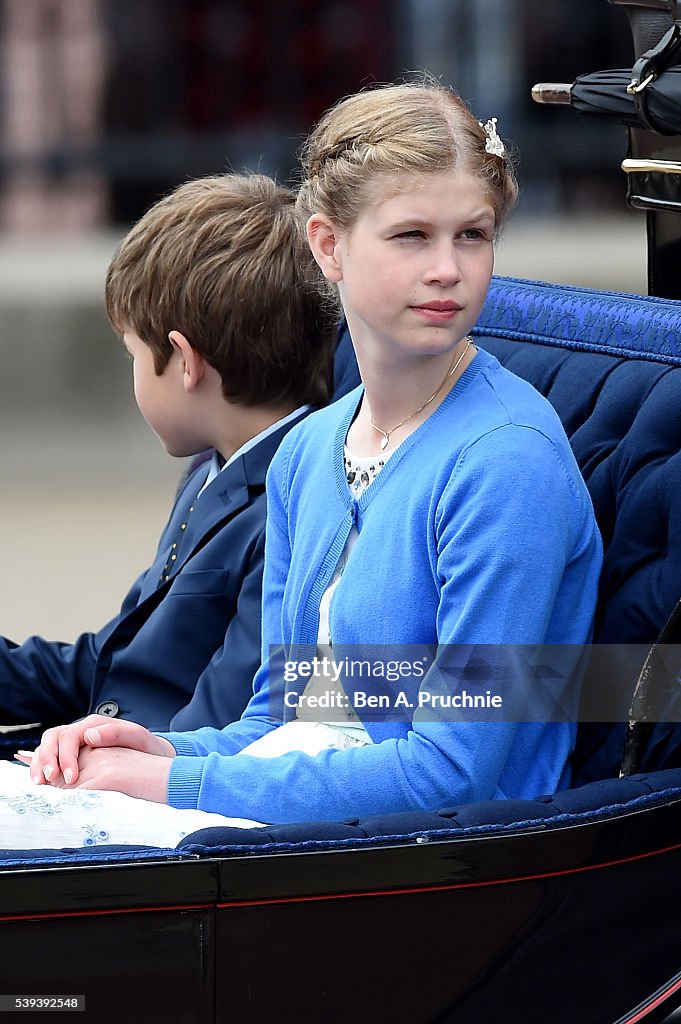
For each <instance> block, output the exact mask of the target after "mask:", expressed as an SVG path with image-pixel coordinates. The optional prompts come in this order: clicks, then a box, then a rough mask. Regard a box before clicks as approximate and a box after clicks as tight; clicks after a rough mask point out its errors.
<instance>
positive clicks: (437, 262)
mask: <svg viewBox="0 0 681 1024" xmlns="http://www.w3.org/2000/svg"><path fill="white" fill-rule="evenodd" d="M431 256H432V259H431V261H430V263H429V265H428V269H427V271H426V274H425V281H426V283H427V284H440V285H442V286H449V285H452V284H456V283H457V281H460V280H461V268H460V266H459V260H458V258H457V253H456V250H455V248H454V246H453V245H447V246H444V245H443V246H440V247H438V249H436V250H433V251H432V252H431Z"/></svg>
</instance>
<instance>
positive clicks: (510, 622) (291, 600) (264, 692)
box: [166, 351, 601, 822]
mask: <svg viewBox="0 0 681 1024" xmlns="http://www.w3.org/2000/svg"><path fill="white" fill-rule="evenodd" d="M360 398H361V389H359V390H355V391H354V392H352V393H350V394H349V395H348V396H346V397H345V398H344V399H342V400H341V401H339V402H338V403H336V404H335V405H333V406H331V407H329V408H327V409H324V410H321V411H320V412H318V413H315V414H313V415H312V416H310V417H309V418H308V419H307V420H306V421H305V422H304V423H302V424H300V425H299V426H298V427H296V428H295V429H294V430H293V431H292V432H291V433H290V434H289V435H288V437H287V438H286V439H285V441H284V442H283V444H282V446H281V447H280V449H279V451H278V452H277V455H276V456H275V459H274V460H273V462H272V466H271V468H270V472H269V474H268V482H267V489H268V525H267V535H266V554H265V582H264V603H263V651H262V654H263V664H262V666H261V668H260V669H259V671H258V673H257V674H256V677H255V681H254V695H253V698H252V699H251V701H250V703H249V705H248V707H247V709H246V711H245V713H244V715H243V716H242V719H241V721H239V722H234V723H232V724H231V725H229V726H227V727H226V728H225V729H223V730H221V731H218V730H214V729H200V730H197V731H196V732H193V733H170V734H166V735H167V737H168V739H170V741H171V742H172V743H173V745H174V746H175V748H176V750H177V752H178V756H177V757H176V758H175V759H174V760H173V765H172V768H171V773H170V780H169V789H168V797H169V801H170V803H171V804H174V805H175V806H178V807H200V808H202V809H204V810H211V811H219V812H220V813H222V814H228V815H236V816H242V817H247V818H253V819H256V820H260V821H266V822H286V821H296V820H311V819H319V820H322V819H327V820H328V819H338V818H344V817H347V816H348V815H368V814H379V813H391V812H393V811H401V810H410V809H435V808H437V807H440V806H442V805H445V804H449V803H452V802H454V801H456V802H461V801H474V800H484V799H489V798H494V797H496V798H503V797H508V798H516V797H518V798H522V797H533V796H536V795H537V794H538V793H541V792H553V791H554V790H556V789H558V788H560V787H561V786H565V785H567V784H568V783H569V770H568V768H567V759H568V757H569V754H570V751H571V749H572V745H573V743H574V733H575V728H574V726H573V725H572V724H570V722H565V721H563V722H546V721H541V720H534V721H527V722H522V721H519V720H518V719H519V718H522V708H519V706H518V705H517V704H516V706H514V707H513V708H512V710H511V711H510V712H509V711H505V712H503V713H501V714H500V716H499V719H500V720H497V721H493V722H491V721H487V722H484V723H481V722H480V721H473V720H471V718H472V717H476V715H471V714H470V713H468V714H466V713H454V712H453V711H452V710H451V709H449V710H447V711H442V712H439V713H433V712H432V710H430V705H426V707H425V708H421V709H420V710H411V711H410V712H409V713H407V714H405V713H403V712H401V713H399V714H398V713H391V712H387V713H386V712H385V711H383V712H382V713H381V714H379V715H377V714H376V712H373V714H367V712H366V711H365V710H363V709H362V708H361V706H360V707H357V705H356V704H355V705H354V706H355V709H356V710H357V713H358V714H359V715H360V717H361V718H362V720H363V721H364V724H365V725H366V728H367V730H368V732H369V734H370V735H371V738H372V740H373V741H374V742H373V744H371V745H368V746H366V747H355V748H351V749H348V750H342V751H341V750H328V751H324V752H322V753H321V754H319V755H317V756H316V757H310V756H308V755H306V754H303V753H300V752H297V751H294V752H291V753H288V754H284V755H283V756H280V757H277V758H273V759H269V760H263V759H260V758H256V757H251V756H248V755H246V754H244V755H241V756H239V757H232V756H229V755H232V754H235V753H237V752H239V751H240V750H241V749H242V748H243V747H244V746H246V745H247V744H248V743H250V742H251V741H252V740H254V739H256V738H258V737H259V736H262V735H263V734H264V733H266V732H267V731H269V730H270V729H272V728H276V727H277V726H278V725H280V724H281V722H282V720H283V719H284V718H285V717H287V716H288V717H290V715H291V712H290V711H289V710H288V708H287V705H288V704H289V703H290V702H289V700H288V698H286V697H285V690H286V687H285V685H284V683H283V679H282V672H281V671H280V667H281V666H280V662H278V669H277V671H276V672H275V670H274V668H273V667H272V666H273V665H274V661H273V660H272V659H270V657H269V655H270V652H271V650H272V649H273V648H274V649H276V648H277V647H278V646H279V645H288V644H291V643H292V644H295V645H308V644H309V645H314V644H315V642H316V635H317V627H318V612H319V602H320V598H321V595H322V594H323V592H324V590H325V589H326V587H327V585H328V583H329V581H330V579H331V577H332V575H333V572H334V569H335V567H336V565H337V562H338V558H339V555H340V554H341V552H342V550H343V548H344V546H345V543H346V540H347V538H348V535H349V533H350V530H351V528H352V526H353V524H356V526H357V529H358V531H359V538H358V540H357V543H356V546H355V548H354V550H353V552H352V555H351V557H350V559H349V561H348V565H347V568H346V570H345V573H344V575H343V577H342V579H341V582H340V584H339V585H338V588H337V590H336V593H335V595H334V598H333V602H332V606H331V613H330V627H331V635H332V638H333V642H334V652H335V654H336V656H337V657H338V656H339V654H340V655H341V656H342V653H343V652H344V651H347V650H354V648H347V647H346V646H345V645H356V644H360V645H367V644H371V645H373V644H378V645H400V648H399V650H400V652H401V655H402V656H404V654H405V652H407V651H409V649H410V647H409V646H408V645H419V646H417V647H415V648H414V651H415V653H416V655H417V656H419V657H420V656H421V655H422V654H423V645H464V647H460V646H457V647H446V648H440V651H441V652H442V651H444V654H445V656H444V658H438V660H437V661H435V662H434V663H432V658H431V662H430V663H429V664H430V668H429V670H428V671H426V672H425V674H424V675H423V678H421V679H419V680H418V684H419V685H418V686H417V687H416V689H414V687H413V686H412V688H411V689H410V690H409V696H410V698H415V699H416V703H417V704H418V700H419V699H420V698H419V694H423V695H425V698H426V700H430V698H431V696H432V695H434V694H440V695H443V694H445V693H446V692H448V691H449V692H452V690H453V689H456V687H459V690H460V689H461V680H460V679H459V680H456V679H454V678H453V671H454V670H453V667H452V666H453V665H454V664H456V663H457V659H458V660H459V663H461V664H464V663H465V664H464V670H470V667H471V665H470V662H471V659H470V657H467V658H466V657H464V659H463V662H461V658H460V657H459V655H458V654H456V653H453V654H452V652H457V651H459V652H460V651H461V650H464V651H465V650H468V652H469V654H470V650H471V648H467V647H466V646H465V645H478V644H482V645H495V646H494V647H487V648H483V649H482V650H485V651H487V653H488V654H490V652H493V651H496V652H497V655H498V661H499V663H500V664H501V663H503V672H502V673H501V674H500V673H499V671H497V672H496V674H495V669H494V666H492V669H491V671H492V679H493V684H494V685H498V686H500V687H501V688H502V689H503V690H504V693H505V695H506V697H507V698H508V697H509V695H510V697H511V698H513V695H514V694H518V693H522V691H524V689H525V684H526V682H527V665H528V663H527V658H526V657H525V652H526V650H527V648H521V647H517V646H509V645H534V644H542V643H546V644H554V645H580V644H584V643H588V641H589V639H590V632H591V620H592V616H593V610H594V606H595V601H596V591H597V584H598V576H599V570H600V564H601V544H600V537H599V535H598V531H597V528H596V525H595V520H594V517H593V510H592V507H591V501H590V498H589V495H588V492H587V490H586V487H585V486H584V483H583V481H582V479H581V476H580V474H579V470H578V468H577V465H576V463H575V461H574V458H573V455H572V452H571V449H570V446H569V443H568V441H567V439H566V437H565V434H564V431H563V428H562V426H561V424H560V421H559V420H558V417H557V416H556V414H555V412H554V411H553V409H552V407H551V406H550V405H549V403H548V402H547V401H546V400H545V399H543V398H542V397H541V396H540V395H539V394H538V393H537V392H536V391H535V390H534V389H533V388H532V387H531V386H530V385H528V384H527V383H525V382H524V381H521V380H520V379H519V378H517V377H515V376H514V375H513V374H511V373H510V372H509V371H507V370H505V369H504V368H503V367H501V366H500V365H499V363H498V362H497V360H496V359H494V358H493V357H492V356H490V355H488V354H487V353H485V352H483V351H479V352H478V354H477V355H476V357H475V359H474V360H473V361H472V363H471V364H470V366H469V367H468V369H467V370H466V371H465V373H464V374H463V375H462V377H461V378H460V379H459V381H458V382H457V383H456V385H455V386H454V388H453V389H452V391H451V392H450V393H449V394H448V396H447V397H446V398H445V399H444V401H443V402H442V403H441V405H440V406H439V407H438V408H437V409H436V410H435V411H434V412H433V414H432V415H431V416H430V417H429V418H428V419H427V420H426V421H425V423H423V424H422V425H421V426H420V427H419V428H418V429H417V430H415V431H414V432H413V433H412V434H411V435H410V436H409V437H408V438H407V439H406V440H405V441H404V443H403V444H402V445H401V446H400V447H399V448H398V450H397V451H396V452H395V453H394V454H393V456H392V457H391V459H390V460H389V461H388V463H387V464H386V466H385V468H384V469H383V470H382V471H381V472H380V473H379V475H378V477H377V478H376V480H375V481H374V483H372V484H371V486H370V487H369V488H368V489H367V490H366V491H365V493H364V494H363V495H362V497H361V498H360V499H359V501H357V502H355V501H354V500H353V499H352V498H351V496H350V494H349V491H348V487H347V484H346V481H345V478H344V473H343V444H344V440H345V437H346V434H347V430H348V427H349V425H350V423H351V421H352V418H353V416H354V414H355V412H356V409H357V406H358V402H359V400H360ZM405 645H406V646H405ZM496 645H498V646H496ZM429 649H430V650H431V651H432V646H430V647H429ZM563 649H566V648H563ZM567 649H569V650H575V648H567ZM392 650H397V648H387V651H388V652H390V651H392ZM447 652H449V654H447ZM500 652H503V653H500ZM296 653H297V652H296ZM275 660H276V659H275ZM413 660H414V661H415V660H416V658H414V659H413ZM473 660H475V659H473ZM447 661H449V664H447ZM491 662H494V657H493V656H490V657H488V659H487V663H486V668H487V669H489V665H490V663H491ZM497 668H498V666H497ZM467 678H468V679H469V681H470V679H471V676H470V675H469V676H468V677H467ZM412 683H413V679H412ZM568 684H569V685H568ZM566 685H568V688H569V686H571V687H572V690H573V694H572V695H573V696H574V691H575V690H576V685H575V679H574V678H573V679H571V680H567V684H566ZM468 688H469V689H471V686H470V685H469V687H468ZM294 689H295V686H294ZM298 689H300V687H298ZM345 689H346V691H347V692H348V693H349V699H350V700H352V699H353V695H354V691H355V690H357V689H360V686H359V683H358V682H357V681H356V680H354V679H347V678H346V680H345ZM361 689H363V690H364V691H366V690H367V689H369V686H368V685H367V684H366V679H364V680H362V682H361ZM488 689H489V687H488ZM289 690H290V687H289ZM569 696H570V694H569V693H567V692H566V687H564V688H563V691H562V692H561V694H560V699H561V700H562V699H566V698H567V697H569ZM519 699H522V698H519ZM477 717H478V718H479V717H481V716H480V715H479V714H478V715H477ZM528 717H530V718H531V717H532V715H530V716H528ZM534 718H535V719H540V718H541V715H537V714H535V715H534ZM226 755H227V756H226Z"/></svg>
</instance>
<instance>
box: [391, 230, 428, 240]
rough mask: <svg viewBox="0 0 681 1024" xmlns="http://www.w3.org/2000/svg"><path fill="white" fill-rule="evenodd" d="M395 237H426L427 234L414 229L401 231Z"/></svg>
mask: <svg viewBox="0 0 681 1024" xmlns="http://www.w3.org/2000/svg"><path fill="white" fill-rule="evenodd" d="M395 238H400V239H402V238H425V234H424V232H423V231H419V230H417V229H415V230H414V231H400V233H399V235H395Z"/></svg>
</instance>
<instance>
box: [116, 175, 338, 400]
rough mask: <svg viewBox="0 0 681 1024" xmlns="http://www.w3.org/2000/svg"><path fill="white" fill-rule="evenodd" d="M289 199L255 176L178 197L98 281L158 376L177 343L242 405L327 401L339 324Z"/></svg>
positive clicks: (208, 182)
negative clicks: (174, 336) (176, 334)
mask: <svg viewBox="0 0 681 1024" xmlns="http://www.w3.org/2000/svg"><path fill="white" fill-rule="evenodd" d="M318 289H319V271H318V269H317V267H316V264H315V263H314V260H313V259H312V256H311V254H310V252H309V249H308V246H307V242H306V239H305V233H304V229H303V226H302V225H301V223H300V219H299V217H298V216H297V213H296V208H295V195H294V194H293V193H292V192H291V191H290V190H289V189H286V188H283V187H282V186H280V185H277V184H276V182H274V181H272V180H271V179H270V178H268V177H266V176H264V175H260V174H245V175H237V174H226V175H221V176H215V177H209V178H199V179H197V180H195V181H189V182H187V183H186V184H184V185H180V187H179V188H177V189H176V190H175V191H174V192H172V193H171V194H170V195H168V196H166V197H165V198H164V199H161V200H160V201H159V202H157V203H156V204H155V205H154V206H152V207H151V209H150V210H148V211H147V213H146V214H144V216H143V217H142V218H141V219H140V220H139V221H138V222H137V224H135V225H134V227H133V228H132V229H131V230H130V232H129V233H128V235H127V236H126V237H125V238H124V239H123V241H122V243H121V244H120V246H119V248H118V250H117V252H116V253H115V255H114V257H113V259H112V261H111V264H110V266H109V270H108V273H107V278H106V311H107V314H108V316H109V319H110V321H111V323H112V325H113V326H114V328H115V330H116V331H118V332H119V333H120V334H122V333H123V332H124V331H125V330H132V331H134V332H135V334H137V335H138V336H139V338H140V339H141V340H142V341H143V342H144V343H145V344H146V345H148V347H149V348H150V349H151V350H152V352H153V355H154V366H155V369H156V373H157V374H159V375H160V374H161V373H163V370H164V369H165V367H166V365H167V363H168V360H169V359H170V355H171V352H172V347H171V344H170V342H169V340H168V334H169V333H170V331H172V330H177V331H180V332H181V333H182V334H184V335H185V337H186V338H187V339H188V340H189V341H190V342H191V344H192V345H193V346H194V348H196V349H197V351H198V352H200V353H201V355H203V356H204V358H205V359H206V360H207V361H208V362H209V363H210V365H211V366H213V367H214V368H215V369H216V370H217V371H218V372H219V374H220V377H221V380H222V390H223V393H224V395H225V397H226V398H228V399H230V400H231V401H236V402H241V403H243V404H245V405H267V404H270V403H276V402H281V401H287V400H292V401H294V402H295V403H296V404H300V403H302V402H312V403H314V404H324V403H325V402H326V401H328V398H329V392H330V383H331V370H332V348H333V345H332V342H333V336H334V332H335V323H334V321H333V319H332V317H331V315H330V313H329V312H327V311H326V310H325V309H324V304H323V301H322V300H321V299H320V297H319V291H318Z"/></svg>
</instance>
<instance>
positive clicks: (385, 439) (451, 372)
mask: <svg viewBox="0 0 681 1024" xmlns="http://www.w3.org/2000/svg"><path fill="white" fill-rule="evenodd" d="M472 344H473V339H472V338H466V346H465V348H464V350H463V352H462V353H461V355H460V356H459V357H458V358H457V359H456V360H455V362H454V363H453V364H452V365H451V366H450V367H449V369H448V370H447V373H446V374H445V376H444V379H443V381H442V383H441V384H440V385H439V386H438V388H437V390H436V391H433V393H432V395H431V396H430V398H428V399H427V400H426V401H425V402H424V403H423V405H420V406H419V408H418V409H416V411H415V412H410V413H409V415H408V416H405V417H404V419H403V420H400V422H399V423H396V424H395V426H394V427H391V428H390V430H383V428H382V427H377V426H376V424H375V423H374V421H373V420H372V418H371V414H369V423H370V424H371V426H372V427H373V428H374V430H375V431H377V432H378V433H379V434H382V435H383V437H382V438H381V444H380V448H381V451H382V452H383V451H385V449H386V448H387V447H388V445H389V444H390V435H391V434H394V433H395V431H396V430H397V428H398V427H403V426H404V424H405V423H408V422H409V420H413V418H414V416H418V414H419V413H420V412H423V410H424V409H425V408H426V406H428V405H430V403H431V402H432V401H433V400H434V399H435V398H437V396H438V395H439V394H440V392H441V391H442V389H443V387H444V386H445V384H446V383H447V381H448V380H449V378H450V377H451V376H453V375H454V374H455V373H456V371H457V370H458V369H459V367H460V366H461V362H462V360H463V358H464V356H465V355H466V353H467V352H468V349H469V348H470V347H471V345H472Z"/></svg>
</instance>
